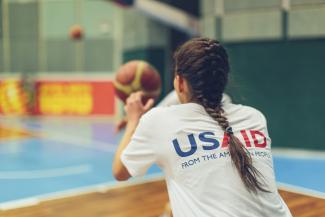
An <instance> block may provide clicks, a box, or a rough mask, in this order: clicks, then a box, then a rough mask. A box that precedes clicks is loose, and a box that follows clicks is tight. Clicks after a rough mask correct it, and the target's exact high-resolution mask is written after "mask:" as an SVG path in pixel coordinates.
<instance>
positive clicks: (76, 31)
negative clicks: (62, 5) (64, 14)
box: [70, 25, 83, 40]
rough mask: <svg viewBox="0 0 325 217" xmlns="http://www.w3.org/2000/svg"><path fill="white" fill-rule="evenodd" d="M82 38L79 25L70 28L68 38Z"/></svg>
mask: <svg viewBox="0 0 325 217" xmlns="http://www.w3.org/2000/svg"><path fill="white" fill-rule="evenodd" d="M82 37H83V29H82V27H81V26H80V25H73V26H71V28H70V38H71V39H74V40H80V39H81V38H82Z"/></svg>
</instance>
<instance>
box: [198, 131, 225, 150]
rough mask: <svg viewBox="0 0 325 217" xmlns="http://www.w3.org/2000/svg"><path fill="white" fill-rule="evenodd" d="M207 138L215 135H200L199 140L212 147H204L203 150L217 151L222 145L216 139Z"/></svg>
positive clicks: (206, 133) (207, 133) (209, 133)
mask: <svg viewBox="0 0 325 217" xmlns="http://www.w3.org/2000/svg"><path fill="white" fill-rule="evenodd" d="M206 136H214V133H212V132H203V133H200V134H199V139H200V140H201V141H202V142H207V143H211V144H212V145H202V147H203V150H213V149H217V148H218V147H219V145H220V143H219V142H218V140H216V139H214V138H208V137H206Z"/></svg>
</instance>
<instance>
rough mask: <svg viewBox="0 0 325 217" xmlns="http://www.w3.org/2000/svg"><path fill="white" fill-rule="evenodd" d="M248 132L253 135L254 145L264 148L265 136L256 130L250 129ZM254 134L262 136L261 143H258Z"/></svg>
mask: <svg viewBox="0 0 325 217" xmlns="http://www.w3.org/2000/svg"><path fill="white" fill-rule="evenodd" d="M250 132H251V135H252V137H253V140H254V144H255V147H257V148H265V147H266V137H265V135H264V134H263V133H262V132H260V131H257V130H251V131H250ZM256 135H259V136H261V137H263V143H258V139H257V138H256Z"/></svg>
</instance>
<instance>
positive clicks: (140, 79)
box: [114, 60, 161, 102]
mask: <svg viewBox="0 0 325 217" xmlns="http://www.w3.org/2000/svg"><path fill="white" fill-rule="evenodd" d="M114 86H115V89H116V95H117V96H118V97H119V98H120V99H121V100H122V101H123V102H125V100H126V99H127V98H128V96H129V95H130V94H131V93H133V92H137V91H143V92H144V96H145V97H144V102H146V101H147V100H148V99H149V98H153V99H157V98H158V97H159V95H160V92H161V79H160V75H159V73H158V72H157V70H156V69H155V68H154V67H152V66H151V65H150V64H149V63H147V62H145V61H140V60H134V61H130V62H127V63H126V64H124V65H122V66H121V67H120V68H119V69H118V71H117V73H116V77H115V82H114Z"/></svg>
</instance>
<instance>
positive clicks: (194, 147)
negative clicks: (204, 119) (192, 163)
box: [173, 134, 197, 157]
mask: <svg viewBox="0 0 325 217" xmlns="http://www.w3.org/2000/svg"><path fill="white" fill-rule="evenodd" d="M187 137H188V140H189V141H190V144H191V149H190V150H189V151H182V149H181V147H180V145H179V143H178V141H177V139H174V140H173V145H174V148H175V150H176V152H177V154H178V155H179V156H181V157H188V156H190V155H192V154H194V152H195V151H196V150H197V144H196V141H195V138H194V135H193V134H190V135H188V136H187Z"/></svg>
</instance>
